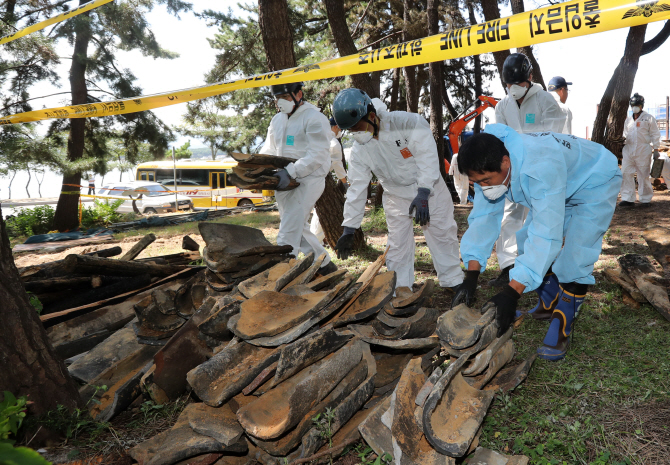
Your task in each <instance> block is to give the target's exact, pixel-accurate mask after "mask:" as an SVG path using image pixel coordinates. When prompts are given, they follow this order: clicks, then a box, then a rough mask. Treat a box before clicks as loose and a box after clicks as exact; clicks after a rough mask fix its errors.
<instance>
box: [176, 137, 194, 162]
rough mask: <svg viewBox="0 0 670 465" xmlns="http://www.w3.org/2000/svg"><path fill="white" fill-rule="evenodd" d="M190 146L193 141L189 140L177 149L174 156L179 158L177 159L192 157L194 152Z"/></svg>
mask: <svg viewBox="0 0 670 465" xmlns="http://www.w3.org/2000/svg"><path fill="white" fill-rule="evenodd" d="M190 146H191V141H190V140H187V141H186V143H185V144H184V145H182V146H181V147H179V148H176V149H175V151H174V156H175V157H176V158H177V160H183V159H184V158H191V156H192V155H193V152H191V151H190V150H189V147H190Z"/></svg>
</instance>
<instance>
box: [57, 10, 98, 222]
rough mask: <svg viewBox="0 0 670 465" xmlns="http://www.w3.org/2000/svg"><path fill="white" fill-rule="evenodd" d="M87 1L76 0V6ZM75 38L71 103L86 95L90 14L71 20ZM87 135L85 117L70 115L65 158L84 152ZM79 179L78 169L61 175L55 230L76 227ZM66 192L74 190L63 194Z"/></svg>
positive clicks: (83, 98) (70, 158) (77, 158)
mask: <svg viewBox="0 0 670 465" xmlns="http://www.w3.org/2000/svg"><path fill="white" fill-rule="evenodd" d="M84 3H86V1H85V0H79V5H83V4H84ZM73 21H75V26H74V27H75V31H76V36H75V41H74V53H73V54H72V65H71V66H70V90H71V91H72V105H82V104H85V103H86V101H87V98H88V92H87V91H86V64H87V59H88V44H89V42H90V40H91V35H92V33H91V25H90V22H89V21H90V14H89V13H84V14H82V15H80V16H79V17H77V18H76V19H74V20H73ZM85 137H86V118H73V119H71V120H70V135H69V136H68V139H67V158H68V160H69V161H71V162H74V161H77V160H79V159H80V158H82V156H83V155H84V143H85ZM80 182H81V170H77V171H76V172H74V173H67V174H65V175H63V185H62V187H61V194H60V196H59V197H58V204H57V205H56V213H55V215H54V229H57V230H58V231H69V230H73V229H77V228H78V227H79V215H78V205H79V188H78V187H74V186H78V185H79V183H80ZM65 192H75V193H74V194H66V193H65Z"/></svg>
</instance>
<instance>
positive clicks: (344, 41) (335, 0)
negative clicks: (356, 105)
mask: <svg viewBox="0 0 670 465" xmlns="http://www.w3.org/2000/svg"><path fill="white" fill-rule="evenodd" d="M325 4H326V14H327V15H328V24H329V25H330V31H331V32H332V33H333V38H334V39H335V45H336V46H337V50H338V51H339V52H340V56H342V57H343V56H347V55H355V54H356V53H358V49H357V48H356V44H354V39H352V38H351V33H350V32H349V26H348V25H347V20H346V17H345V13H344V1H343V0H325ZM351 82H352V84H353V85H354V87H356V88H358V89H361V90H362V91H364V92H365V93H367V94H368V95H369V96H370V98H374V97H379V90H378V89H375V86H374V85H373V82H372V78H371V77H370V75H369V74H367V73H361V74H352V75H351Z"/></svg>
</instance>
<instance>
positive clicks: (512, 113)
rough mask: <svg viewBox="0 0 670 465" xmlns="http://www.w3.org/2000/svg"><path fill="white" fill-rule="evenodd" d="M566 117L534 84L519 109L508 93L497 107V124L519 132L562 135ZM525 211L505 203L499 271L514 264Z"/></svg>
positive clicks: (497, 244)
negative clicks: (557, 133) (518, 232)
mask: <svg viewBox="0 0 670 465" xmlns="http://www.w3.org/2000/svg"><path fill="white" fill-rule="evenodd" d="M565 120H566V115H565V113H564V112H563V110H562V109H561V107H560V106H559V105H558V103H557V102H556V100H554V97H552V96H551V94H550V93H549V92H546V91H545V90H544V89H542V86H541V85H540V84H537V83H533V85H532V86H531V87H530V89H528V92H527V93H526V96H525V97H524V99H523V103H521V106H519V105H518V103H517V101H516V100H515V99H513V98H512V97H511V96H510V95H509V94H508V95H506V96H505V97H504V98H503V99H501V100H500V101H499V102H498V104H497V105H496V123H499V124H504V125H506V126H509V127H511V128H512V129H514V130H515V131H516V132H518V133H530V132H547V131H550V132H559V133H560V132H563V130H564V129H565ZM527 215H528V209H527V208H526V207H524V206H523V205H521V204H516V203H513V202H510V201H509V200H506V201H505V213H504V215H503V220H502V227H501V229H500V237H499V238H498V240H497V241H496V254H497V256H498V265H499V266H500V269H501V270H502V269H503V268H507V267H508V266H512V265H514V261H515V260H516V256H517V243H516V233H517V231H519V230H520V229H521V227H522V226H523V222H524V221H525V220H526V216H527Z"/></svg>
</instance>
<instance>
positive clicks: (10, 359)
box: [0, 211, 84, 415]
mask: <svg viewBox="0 0 670 465" xmlns="http://www.w3.org/2000/svg"><path fill="white" fill-rule="evenodd" d="M0 275H1V276H2V279H0V301H1V302H2V305H0V318H1V319H2V325H0V373H2V375H0V392H2V391H9V392H11V393H12V394H14V395H16V396H22V395H26V396H28V400H30V401H31V402H33V403H32V404H31V405H30V407H29V413H31V414H34V415H41V414H43V413H46V412H47V411H49V410H53V409H55V408H56V406H57V405H59V404H61V405H64V406H66V407H67V408H69V409H73V408H75V407H82V408H83V407H84V404H83V402H82V400H81V398H80V396H79V392H78V390H77V385H76V383H75V382H74V380H73V379H72V378H71V377H70V375H69V374H68V371H67V369H66V368H65V364H64V363H63V361H62V360H60V359H59V358H58V356H57V355H56V353H55V352H54V350H53V347H52V346H51V343H50V342H49V339H48V338H47V334H46V331H45V330H44V327H43V326H42V322H41V321H40V318H39V315H38V314H37V312H36V311H35V309H34V308H33V307H32V305H30V302H29V301H28V295H27V294H26V291H25V289H24V287H23V283H21V280H20V279H19V272H18V270H17V269H16V266H15V265H14V257H13V256H12V251H11V249H10V248H9V238H8V236H7V231H6V229H5V223H4V221H3V220H2V214H1V211H0Z"/></svg>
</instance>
